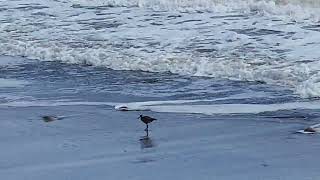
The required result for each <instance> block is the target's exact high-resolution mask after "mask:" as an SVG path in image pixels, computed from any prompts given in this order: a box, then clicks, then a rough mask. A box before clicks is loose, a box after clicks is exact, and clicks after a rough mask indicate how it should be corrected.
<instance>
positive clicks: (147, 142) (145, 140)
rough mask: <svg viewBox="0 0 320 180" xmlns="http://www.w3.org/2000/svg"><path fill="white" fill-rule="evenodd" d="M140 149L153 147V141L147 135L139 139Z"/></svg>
mask: <svg viewBox="0 0 320 180" xmlns="http://www.w3.org/2000/svg"><path fill="white" fill-rule="evenodd" d="M139 141H140V146H141V149H145V148H153V147H155V143H154V141H153V140H152V139H151V138H150V137H149V136H143V137H142V138H140V139H139Z"/></svg>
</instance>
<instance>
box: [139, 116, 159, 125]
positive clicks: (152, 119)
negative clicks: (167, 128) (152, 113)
mask: <svg viewBox="0 0 320 180" xmlns="http://www.w3.org/2000/svg"><path fill="white" fill-rule="evenodd" d="M139 118H140V120H141V121H142V122H144V123H145V124H149V123H151V122H152V121H155V120H157V119H155V118H152V117H149V116H143V115H140V116H139Z"/></svg>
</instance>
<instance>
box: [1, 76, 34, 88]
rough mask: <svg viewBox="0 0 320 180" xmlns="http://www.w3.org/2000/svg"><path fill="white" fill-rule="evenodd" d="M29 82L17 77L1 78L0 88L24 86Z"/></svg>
mask: <svg viewBox="0 0 320 180" xmlns="http://www.w3.org/2000/svg"><path fill="white" fill-rule="evenodd" d="M28 84H29V82H27V81H23V80H17V79H3V78H0V88H12V87H24V86H25V85H28Z"/></svg>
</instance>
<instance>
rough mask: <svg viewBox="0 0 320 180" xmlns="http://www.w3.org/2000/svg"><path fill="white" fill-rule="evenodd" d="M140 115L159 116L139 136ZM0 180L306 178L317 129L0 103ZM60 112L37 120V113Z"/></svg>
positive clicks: (313, 166) (315, 169) (314, 164)
mask: <svg viewBox="0 0 320 180" xmlns="http://www.w3.org/2000/svg"><path fill="white" fill-rule="evenodd" d="M140 113H143V114H145V115H150V116H153V117H156V118H157V119H159V120H158V121H156V122H153V123H151V125H150V130H151V131H150V139H147V140H146V139H144V140H141V137H143V136H144V135H145V132H144V128H145V125H144V124H143V123H141V122H140V120H138V119H137V117H138V116H139V114H140ZM0 114H1V117H0V121H1V123H0V129H1V132H0V147H1V154H0V179H6V180H16V179H26V180H36V179H46V180H51V179H52V180H56V179H78V180H87V179H95V180H99V179H101V180H102V179H136V180H143V179H159V180H160V179H161V180H162V179H190V180H193V179H208V180H209V179H219V180H221V179H226V180H232V179H234V180H242V179H243V180H247V179H257V180H270V179H274V180H298V179H299V180H300V179H304V180H309V179H310V180H314V179H317V178H318V177H320V171H319V170H320V168H319V166H318V163H319V158H318V153H319V150H320V141H319V135H303V134H296V133H294V132H295V131H296V130H298V129H301V128H304V127H305V125H303V124H301V123H296V122H292V123H290V122H289V123H288V122H283V121H282V120H277V119H273V120H270V119H250V118H246V117H243V118H239V117H237V118H233V117H232V116H229V118H223V119H222V118H220V117H215V116H211V117H209V116H202V115H183V114H174V113H169V114H168V113H153V112H134V111H133V112H120V111H116V110H114V109H113V107H111V106H67V107H66V106H57V107H6V108H5V107H1V108H0ZM44 115H56V116H66V118H64V119H61V120H57V121H51V122H44V121H43V120H42V116H44Z"/></svg>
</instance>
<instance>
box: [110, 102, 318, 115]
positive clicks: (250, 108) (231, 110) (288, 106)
mask: <svg viewBox="0 0 320 180" xmlns="http://www.w3.org/2000/svg"><path fill="white" fill-rule="evenodd" d="M174 103H176V102H174V101H167V102H165V101H161V102H158V103H156V102H154V101H151V102H133V103H127V104H122V105H117V106H115V108H116V109H117V110H122V109H121V107H125V110H126V111H144V110H149V111H154V112H170V113H189V114H205V115H214V114H257V113H262V112H272V111H279V110H293V109H320V101H314V102H292V103H282V104H212V105H184V104H182V105H181V104H179V103H180V102H177V103H176V104H174ZM163 104H173V105H163Z"/></svg>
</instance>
